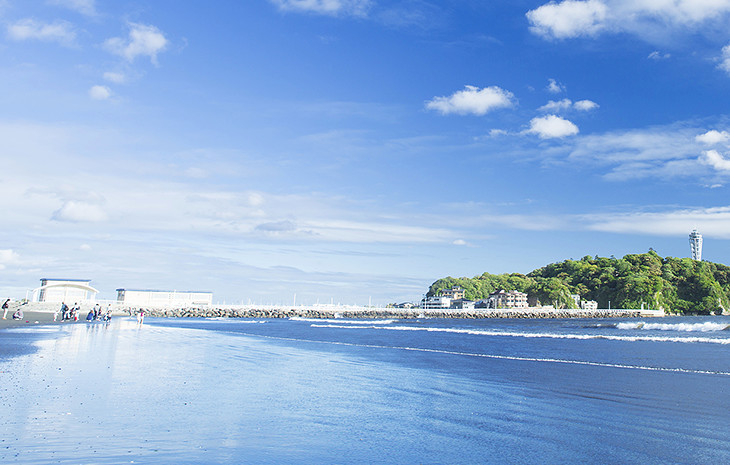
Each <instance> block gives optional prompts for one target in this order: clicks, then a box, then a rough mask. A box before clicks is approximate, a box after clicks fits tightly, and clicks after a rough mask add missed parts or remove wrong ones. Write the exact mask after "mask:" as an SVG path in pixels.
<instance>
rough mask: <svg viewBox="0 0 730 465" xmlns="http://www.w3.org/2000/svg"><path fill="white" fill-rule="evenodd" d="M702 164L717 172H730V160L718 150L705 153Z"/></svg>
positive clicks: (701, 158) (701, 159) (701, 160)
mask: <svg viewBox="0 0 730 465" xmlns="http://www.w3.org/2000/svg"><path fill="white" fill-rule="evenodd" d="M700 162H702V163H705V164H708V165H710V166H712V167H713V168H715V169H716V170H717V171H730V160H728V159H726V158H725V157H723V156H722V155H721V154H720V152H718V151H717V150H707V151H706V152H703V153H702V156H701V157H700Z"/></svg>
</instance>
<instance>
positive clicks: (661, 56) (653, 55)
mask: <svg viewBox="0 0 730 465" xmlns="http://www.w3.org/2000/svg"><path fill="white" fill-rule="evenodd" d="M671 57H672V55H671V54H670V53H660V52H659V51H657V50H655V51H653V52H651V53H650V54H649V56H648V57H647V58H649V59H650V60H655V61H659V60H667V59H669V58H671Z"/></svg>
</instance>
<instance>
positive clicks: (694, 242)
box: [689, 229, 702, 261]
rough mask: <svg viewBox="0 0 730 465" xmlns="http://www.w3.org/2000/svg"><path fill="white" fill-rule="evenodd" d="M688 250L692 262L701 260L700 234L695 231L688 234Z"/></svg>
mask: <svg viewBox="0 0 730 465" xmlns="http://www.w3.org/2000/svg"><path fill="white" fill-rule="evenodd" d="M689 249H690V251H691V252H692V260H697V261H701V260H702V234H700V233H699V232H697V230H696V229H693V230H692V232H691V233H689Z"/></svg>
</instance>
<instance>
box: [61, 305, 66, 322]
mask: <svg viewBox="0 0 730 465" xmlns="http://www.w3.org/2000/svg"><path fill="white" fill-rule="evenodd" d="M66 319H68V305H66V302H61V320H66Z"/></svg>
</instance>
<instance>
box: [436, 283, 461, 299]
mask: <svg viewBox="0 0 730 465" xmlns="http://www.w3.org/2000/svg"><path fill="white" fill-rule="evenodd" d="M441 296H442V297H448V298H450V299H454V300H459V299H463V298H464V289H462V288H460V287H458V286H456V287H452V288H451V289H442V290H441Z"/></svg>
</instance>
